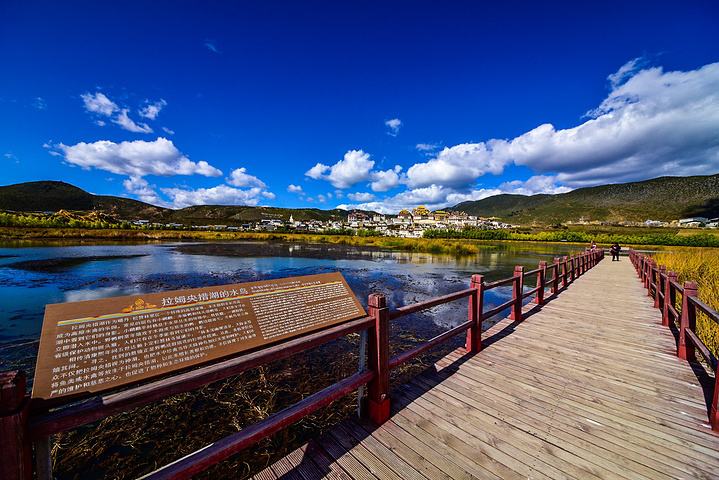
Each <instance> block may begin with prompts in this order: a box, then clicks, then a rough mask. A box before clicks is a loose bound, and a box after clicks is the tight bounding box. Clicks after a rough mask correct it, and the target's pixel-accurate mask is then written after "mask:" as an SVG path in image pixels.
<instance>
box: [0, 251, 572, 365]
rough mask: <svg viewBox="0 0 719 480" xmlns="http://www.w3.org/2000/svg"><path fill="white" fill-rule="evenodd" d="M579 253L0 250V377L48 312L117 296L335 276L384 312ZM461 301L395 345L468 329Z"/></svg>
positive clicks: (20, 361)
mask: <svg viewBox="0 0 719 480" xmlns="http://www.w3.org/2000/svg"><path fill="white" fill-rule="evenodd" d="M580 250H581V247H578V246H573V245H566V244H540V243H503V244H494V245H491V244H490V245H486V246H484V247H483V248H482V249H481V251H480V253H479V254H477V255H472V256H464V257H454V256H450V255H437V254H430V253H415V252H398V251H387V250H380V249H376V248H371V247H353V246H344V245H328V244H309V243H278V242H272V243H270V242H250V241H241V242H223V243H197V242H192V243H189V242H183V243H178V242H168V243H149V244H148V243H144V244H116V243H114V244H113V243H77V242H76V243H74V244H73V243H72V242H70V243H68V242H62V243H52V242H42V243H40V242H0V369H2V370H6V369H9V368H18V367H19V368H23V369H25V370H26V371H27V373H28V374H29V375H30V376H31V374H32V370H33V368H34V363H35V355H36V351H37V340H38V338H39V334H40V329H41V326H42V318H43V313H44V308H45V305H46V304H48V303H60V302H75V301H79V300H90V299H97V298H103V297H109V296H117V295H130V294H138V293H148V292H160V291H166V290H176V289H183V288H193V287H201V286H211V285H222V284H227V283H240V282H246V281H256V280H266V279H272V278H278V277H289V276H295V275H308V274H315V273H324V272H333V271H339V272H342V274H343V275H344V276H345V278H346V279H347V281H348V283H349V285H350V287H351V288H352V290H353V291H354V293H355V294H356V295H357V297H358V298H359V299H360V301H361V302H362V303H363V305H366V299H367V296H368V295H369V294H370V293H373V292H381V293H384V294H385V295H387V297H388V301H389V304H390V307H391V308H393V307H394V308H396V307H398V306H401V305H404V304H407V303H412V302H417V301H420V300H423V299H427V298H430V297H433V296H437V295H443V294H446V293H450V292H453V291H456V290H459V289H462V288H466V287H467V286H468V285H469V279H470V276H471V275H472V274H474V273H479V274H484V275H485V276H486V278H487V279H488V280H496V279H499V278H504V277H508V276H511V275H512V271H513V269H514V266H515V265H524V266H525V267H526V268H527V269H532V268H536V265H537V263H538V262H539V261H540V260H546V261H549V262H551V260H552V258H553V257H555V256H558V255H568V254H570V253H576V252H578V251H580ZM510 297H511V289H510V287H505V288H499V289H496V290H492V291H490V292H488V293H487V297H486V299H485V308H487V309H489V308H491V307H493V306H495V305H498V304H500V303H502V302H504V301H506V300H507V299H508V298H510ZM466 315H467V313H466V301H458V302H454V303H453V304H449V305H442V306H439V307H435V308H434V309H432V310H431V311H430V312H426V313H421V314H416V315H413V316H409V317H405V318H402V319H400V320H398V322H399V323H398V325H396V326H393V336H402V335H405V336H407V335H409V336H412V337H415V338H417V339H426V338H429V337H431V336H434V335H436V334H437V333H439V332H441V331H442V330H445V329H447V328H448V327H451V326H454V325H457V324H459V323H461V322H463V321H465V320H466Z"/></svg>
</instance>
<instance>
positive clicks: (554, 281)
mask: <svg viewBox="0 0 719 480" xmlns="http://www.w3.org/2000/svg"><path fill="white" fill-rule="evenodd" d="M553 263H554V278H552V293H557V292H558V291H559V257H554V262H553Z"/></svg>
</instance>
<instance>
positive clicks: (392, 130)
mask: <svg viewBox="0 0 719 480" xmlns="http://www.w3.org/2000/svg"><path fill="white" fill-rule="evenodd" d="M384 124H385V126H386V127H387V128H388V130H387V135H391V136H393V137H396V136H397V134H398V133H399V129H400V128H401V127H402V120H400V119H399V118H390V119H389V120H387V121H385V122H384Z"/></svg>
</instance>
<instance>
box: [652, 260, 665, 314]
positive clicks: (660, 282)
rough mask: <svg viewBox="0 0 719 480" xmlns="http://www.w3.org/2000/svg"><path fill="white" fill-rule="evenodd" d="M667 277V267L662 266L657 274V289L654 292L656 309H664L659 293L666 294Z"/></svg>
mask: <svg viewBox="0 0 719 480" xmlns="http://www.w3.org/2000/svg"><path fill="white" fill-rule="evenodd" d="M666 275H667V267H665V266H664V265H660V266H659V271H658V272H657V284H656V289H655V291H654V308H662V299H661V295H659V292H662V294H664V278H665V277H666ZM662 310H663V309H662Z"/></svg>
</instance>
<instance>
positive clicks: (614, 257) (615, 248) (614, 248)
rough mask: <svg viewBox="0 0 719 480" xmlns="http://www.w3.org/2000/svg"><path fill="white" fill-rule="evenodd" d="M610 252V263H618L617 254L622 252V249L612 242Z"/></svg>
mask: <svg viewBox="0 0 719 480" xmlns="http://www.w3.org/2000/svg"><path fill="white" fill-rule="evenodd" d="M610 250H611V252H612V262H613V261H615V260H616V261H617V262H618V261H619V252H620V251H621V250H622V247H620V246H619V243H617V242H614V245H612V248H611V249H610Z"/></svg>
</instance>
